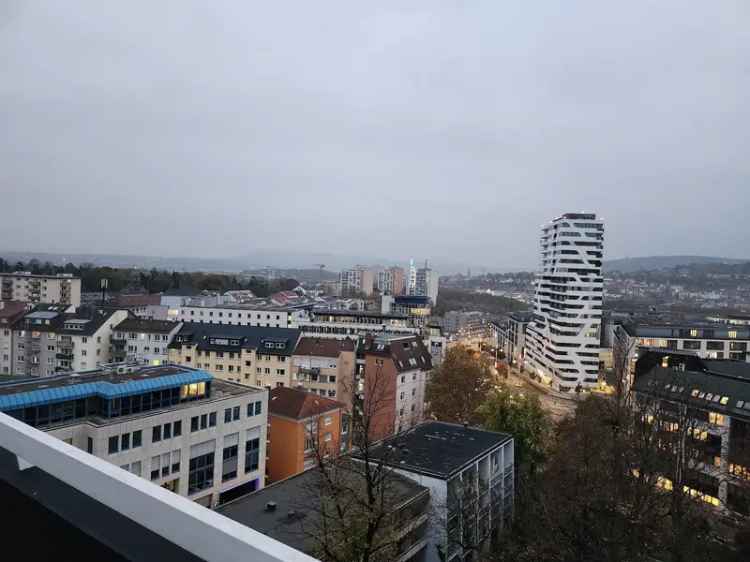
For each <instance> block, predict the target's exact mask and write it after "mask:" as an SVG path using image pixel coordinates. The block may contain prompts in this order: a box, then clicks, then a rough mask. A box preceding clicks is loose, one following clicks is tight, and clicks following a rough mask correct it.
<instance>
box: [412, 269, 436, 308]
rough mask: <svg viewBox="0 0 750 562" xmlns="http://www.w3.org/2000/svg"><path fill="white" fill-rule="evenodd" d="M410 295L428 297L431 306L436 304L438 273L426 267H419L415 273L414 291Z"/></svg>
mask: <svg viewBox="0 0 750 562" xmlns="http://www.w3.org/2000/svg"><path fill="white" fill-rule="evenodd" d="M409 294H410V295H413V296H423V297H429V298H430V302H432V304H433V305H435V304H437V297H438V273H437V271H434V270H432V269H430V268H429V267H427V265H426V264H425V266H424V267H420V268H419V269H417V271H416V277H415V281H414V289H413V291H412V292H411V293H409Z"/></svg>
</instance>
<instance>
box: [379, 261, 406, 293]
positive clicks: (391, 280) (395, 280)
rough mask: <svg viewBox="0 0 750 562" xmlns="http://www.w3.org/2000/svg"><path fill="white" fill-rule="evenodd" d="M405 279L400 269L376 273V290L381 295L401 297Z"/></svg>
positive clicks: (392, 268)
mask: <svg viewBox="0 0 750 562" xmlns="http://www.w3.org/2000/svg"><path fill="white" fill-rule="evenodd" d="M405 288H406V278H405V274H404V270H403V268H401V267H389V268H387V269H383V270H380V271H378V277H377V289H378V291H380V293H381V294H383V295H403V294H404V290H405Z"/></svg>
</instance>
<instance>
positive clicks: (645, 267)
mask: <svg viewBox="0 0 750 562" xmlns="http://www.w3.org/2000/svg"><path fill="white" fill-rule="evenodd" d="M748 261H750V260H738V259H733V258H717V257H711V256H646V257H641V258H622V259H617V260H605V261H604V271H605V273H606V272H610V271H620V272H622V273H634V272H636V271H656V270H659V269H670V268H673V267H680V266H685V265H695V264H698V265H708V264H728V265H736V264H740V263H746V262H748Z"/></svg>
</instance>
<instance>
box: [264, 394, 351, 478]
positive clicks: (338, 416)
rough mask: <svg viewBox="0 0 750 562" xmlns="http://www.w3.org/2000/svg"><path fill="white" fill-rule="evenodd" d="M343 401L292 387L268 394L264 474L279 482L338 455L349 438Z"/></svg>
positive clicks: (344, 447) (344, 448)
mask: <svg viewBox="0 0 750 562" xmlns="http://www.w3.org/2000/svg"><path fill="white" fill-rule="evenodd" d="M344 412H345V409H344V404H342V403H341V402H337V401H335V400H330V399H328V398H323V397H322V396H319V395H317V394H312V393H310V392H306V391H304V390H298V389H295V388H284V387H280V388H274V389H271V390H270V391H269V394H268V441H269V443H270V446H269V450H268V461H267V474H268V479H269V482H278V481H279V480H284V479H285V478H289V477H290V476H294V475H295V474H299V473H300V472H303V471H305V470H307V469H309V468H312V467H313V466H315V465H316V464H317V462H318V459H319V456H320V458H330V457H335V456H338V455H339V454H340V453H341V452H342V450H346V448H347V447H346V445H347V443H348V439H349V435H348V433H349V427H348V419H347V418H345V415H344Z"/></svg>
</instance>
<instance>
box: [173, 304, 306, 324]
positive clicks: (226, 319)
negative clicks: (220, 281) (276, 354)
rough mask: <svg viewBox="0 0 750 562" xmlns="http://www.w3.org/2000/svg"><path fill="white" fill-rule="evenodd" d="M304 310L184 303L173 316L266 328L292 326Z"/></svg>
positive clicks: (302, 314) (180, 319) (183, 318)
mask: <svg viewBox="0 0 750 562" xmlns="http://www.w3.org/2000/svg"><path fill="white" fill-rule="evenodd" d="M303 316H304V311H302V310H296V309H291V308H287V307H281V306H262V307H258V306H255V305H245V304H217V305H214V306H203V305H200V306H193V305H185V306H181V307H179V314H178V315H177V317H176V318H175V319H176V320H179V321H181V322H203V323H208V324H224V325H227V326H263V327H266V328H294V327H296V326H297V322H298V319H299V318H302V317H303Z"/></svg>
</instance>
